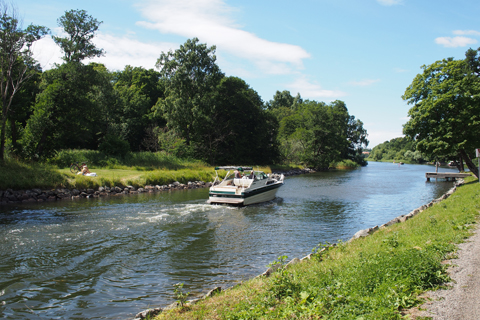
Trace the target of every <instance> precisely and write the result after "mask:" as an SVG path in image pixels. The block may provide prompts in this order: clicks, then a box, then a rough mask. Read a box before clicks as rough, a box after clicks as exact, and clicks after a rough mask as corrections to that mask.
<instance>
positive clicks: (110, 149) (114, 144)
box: [98, 134, 130, 157]
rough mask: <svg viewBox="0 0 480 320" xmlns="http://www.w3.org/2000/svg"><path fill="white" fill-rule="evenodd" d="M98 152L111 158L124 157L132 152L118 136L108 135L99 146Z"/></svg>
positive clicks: (127, 144) (126, 143)
mask: <svg viewBox="0 0 480 320" xmlns="http://www.w3.org/2000/svg"><path fill="white" fill-rule="evenodd" d="M98 150H99V151H100V152H102V153H104V154H106V155H109V156H117V157H124V156H125V155H127V153H129V152H130V145H129V143H128V142H127V141H125V140H123V139H122V138H120V137H118V136H116V135H113V134H107V135H106V136H105V137H104V138H103V141H102V143H100V145H99V146H98Z"/></svg>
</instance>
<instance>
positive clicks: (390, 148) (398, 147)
mask: <svg viewBox="0 0 480 320" xmlns="http://www.w3.org/2000/svg"><path fill="white" fill-rule="evenodd" d="M368 159H371V160H374V161H382V160H387V161H392V160H393V161H404V162H409V163H424V162H427V161H429V159H428V158H427V157H426V156H425V155H423V154H422V153H421V152H420V151H418V150H417V149H416V143H415V141H413V140H412V139H409V138H407V137H401V138H394V139H391V140H390V141H385V142H384V143H380V144H378V145H376V146H375V147H373V149H372V150H371V151H370V155H369V156H368ZM368 159H367V160H368Z"/></svg>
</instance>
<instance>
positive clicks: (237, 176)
mask: <svg viewBox="0 0 480 320" xmlns="http://www.w3.org/2000/svg"><path fill="white" fill-rule="evenodd" d="M234 172H235V178H237V179H240V178H241V177H242V174H241V173H240V172H239V171H238V170H235V171H234Z"/></svg>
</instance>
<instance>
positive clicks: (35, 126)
mask: <svg viewBox="0 0 480 320" xmlns="http://www.w3.org/2000/svg"><path fill="white" fill-rule="evenodd" d="M12 19H13V18H12ZM58 21H59V26H60V27H61V28H63V30H64V31H65V33H66V34H67V35H68V36H67V37H66V38H60V37H53V38H54V40H55V42H56V43H57V44H58V45H59V46H60V47H61V49H62V50H63V52H64V57H63V60H64V62H63V63H62V64H56V65H55V66H54V67H53V68H52V69H50V70H47V71H43V70H42V69H41V68H40V66H39V65H38V64H37V63H36V61H34V60H33V59H32V58H31V54H30V55H28V54H26V55H22V54H19V55H18V56H17V58H16V59H17V60H16V65H12V66H11V69H13V70H24V75H28V77H24V78H23V79H22V85H21V86H20V85H19V86H18V87H16V89H17V90H16V91H15V92H14V93H15V94H14V95H13V94H11V96H9V97H10V98H11V103H10V104H8V99H9V97H8V96H7V97H5V95H4V97H3V98H4V99H3V104H4V108H3V109H2V119H3V120H4V122H3V124H4V125H3V126H2V150H1V158H3V157H4V155H5V156H11V157H16V158H20V159H26V160H35V161H44V160H47V159H49V158H52V157H54V156H55V154H56V153H57V152H58V151H60V150H63V149H88V150H99V151H101V152H103V153H104V154H108V155H111V156H115V157H123V156H125V155H126V154H127V153H128V152H131V151H165V152H167V153H169V154H173V155H175V156H178V157H185V158H195V159H201V160H204V161H206V162H208V163H210V164H268V163H270V164H273V163H296V164H304V165H307V166H310V167H315V168H325V167H328V166H329V165H330V164H331V163H333V162H337V161H341V160H344V159H350V160H352V161H355V162H357V163H359V164H365V162H364V160H363V157H362V148H363V147H366V146H367V145H368V141H367V139H366V137H367V132H366V130H365V129H364V128H363V123H362V122H361V121H360V120H358V119H355V117H354V116H352V115H350V114H349V113H348V110H347V107H346V105H345V103H344V102H342V101H334V102H332V103H330V104H326V103H323V102H316V101H310V100H305V101H304V100H303V99H302V98H301V97H300V95H297V96H296V97H293V96H292V95H291V94H290V92H288V91H283V92H279V91H277V93H276V94H275V96H274V97H273V100H271V101H268V102H266V103H264V102H263V101H262V99H261V98H260V96H259V95H258V93H257V92H256V91H255V90H254V89H252V88H251V87H250V86H249V85H248V84H247V83H246V82H245V81H244V80H242V79H240V78H238V77H227V76H225V75H224V74H223V73H222V72H221V70H220V68H219V67H218V65H217V64H216V57H215V47H214V46H213V47H207V45H206V44H201V43H199V40H198V39H196V38H194V39H190V40H187V41H186V42H185V44H183V45H181V46H180V48H179V49H177V50H175V51H174V52H167V53H165V52H162V53H160V55H159V59H158V61H157V63H156V65H155V67H156V69H153V68H152V69H144V68H141V67H132V66H128V65H127V66H126V67H125V69H124V70H121V71H109V70H108V69H107V68H106V67H105V66H104V65H102V64H98V63H89V64H84V63H83V62H82V61H83V60H84V59H86V58H92V57H95V56H101V55H104V54H105V53H104V52H103V50H102V49H98V48H96V47H95V46H94V45H93V43H92V42H91V39H92V38H93V35H94V33H95V31H96V30H97V29H98V26H99V25H100V24H101V22H98V21H97V20H96V19H94V18H92V17H91V16H89V15H87V14H86V12H85V11H83V10H71V11H69V12H66V13H65V15H64V16H62V17H61V18H60V19H59V20H58ZM16 30H17V31H16V32H19V31H18V29H16ZM42 30H44V29H42ZM0 31H1V30H0ZM7 31H8V30H7ZM7 31H5V30H3V32H7ZM20 31H22V30H20ZM81 31H83V32H81ZM10 32H14V30H11V31H10ZM22 32H24V34H23V35H24V36H25V37H26V39H27V36H28V35H29V33H28V28H27V29H25V30H24V31H22ZM80 35H83V36H80ZM37 38H38V39H39V38H40V36H38V37H37ZM28 39H30V38H28ZM28 48H29V47H28ZM2 50H3V51H2ZM0 54H2V55H4V56H6V49H5V48H0ZM27 58H29V59H30V60H28V59H27ZM2 61H3V60H2ZM5 68H6V67H4V68H3V69H2V70H5ZM7 104H8V108H5V106H6V105H7Z"/></svg>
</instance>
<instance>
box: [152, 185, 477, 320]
mask: <svg viewBox="0 0 480 320" xmlns="http://www.w3.org/2000/svg"><path fill="white" fill-rule="evenodd" d="M467 181H470V182H469V183H467V184H466V185H464V186H461V187H459V188H458V189H457V191H456V192H455V193H454V194H453V195H452V196H451V197H449V198H448V199H446V200H444V201H442V202H441V203H439V204H436V205H434V206H432V207H430V208H429V209H427V210H425V211H423V212H422V213H420V214H419V215H417V216H415V217H414V218H412V219H410V220H407V221H406V222H404V223H401V224H396V225H393V226H390V227H387V228H382V229H380V230H379V231H377V232H376V233H374V234H373V235H371V236H369V237H366V238H360V239H357V240H355V241H352V242H348V243H342V242H340V243H339V244H338V245H337V246H335V247H328V246H326V248H327V250H325V251H321V252H319V251H317V250H314V251H315V252H316V253H315V254H314V255H313V257H312V259H311V260H309V261H307V262H303V263H300V264H296V265H293V266H291V267H289V268H288V269H280V271H277V272H276V273H274V274H273V275H272V276H271V277H270V278H256V279H252V280H250V281H248V282H246V283H244V284H242V285H241V286H238V287H235V288H232V289H231V290H228V291H225V292H223V293H221V294H219V295H218V296H215V297H213V298H210V299H207V300H204V301H201V302H200V303H198V304H195V305H192V306H187V307H184V308H183V309H177V310H173V311H167V312H164V313H162V314H161V315H159V316H158V317H157V318H155V319H402V318H404V317H403V315H402V311H403V310H405V309H408V308H410V307H412V306H415V305H417V304H419V303H420V302H421V299H420V298H419V295H420V294H421V293H422V292H424V291H425V290H430V289H436V288H440V287H442V285H443V284H444V283H445V282H447V281H448V280H449V277H448V274H447V273H446V268H447V267H448V265H446V264H444V263H442V261H443V260H445V259H447V258H449V257H451V256H452V254H453V253H454V252H455V250H456V244H458V243H460V242H462V241H464V239H465V238H467V237H468V236H470V235H471V233H470V232H471V231H470V230H471V228H472V227H473V226H475V224H476V223H477V219H478V214H479V211H480V201H479V199H480V184H479V183H478V182H475V181H473V179H468V180H467ZM320 246H321V247H322V246H324V245H320Z"/></svg>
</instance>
